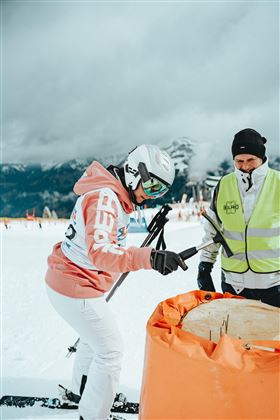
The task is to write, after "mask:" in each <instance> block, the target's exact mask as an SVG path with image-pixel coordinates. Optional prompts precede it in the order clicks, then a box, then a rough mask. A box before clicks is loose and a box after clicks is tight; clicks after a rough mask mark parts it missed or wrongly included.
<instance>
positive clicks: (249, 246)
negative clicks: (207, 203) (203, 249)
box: [217, 169, 280, 273]
mask: <svg viewBox="0 0 280 420" xmlns="http://www.w3.org/2000/svg"><path fill="white" fill-rule="evenodd" d="M279 191H280V174H279V172H278V171H274V170H272V169H268V173H267V176H266V179H265V181H264V184H263V186H262V189H261V192H260V193H259V197H258V199H257V202H256V205H255V208H254V210H253V213H252V215H251V218H250V221H249V223H248V225H246V222H245V218H244V214H243V209H242V201H241V197H240V193H239V189H238V183H237V178H236V175H235V174H234V173H231V174H229V175H226V176H225V177H223V178H222V180H221V182H220V188H219V192H218V199H217V212H218V216H219V218H220V220H221V221H222V223H223V227H224V235H225V238H226V239H227V242H228V245H229V246H230V248H231V249H232V251H233V253H234V255H233V256H232V257H230V258H228V257H227V256H226V254H225V252H222V261H221V262H222V268H223V269H224V270H226V271H231V272H235V273H244V272H246V271H247V270H248V269H249V268H250V269H251V270H252V271H254V272H256V273H271V272H275V271H278V270H280V205H279Z"/></svg>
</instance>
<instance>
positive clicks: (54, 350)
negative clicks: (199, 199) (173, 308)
mask: <svg viewBox="0 0 280 420" xmlns="http://www.w3.org/2000/svg"><path fill="white" fill-rule="evenodd" d="M201 223H202V222H201V221H197V220H193V221H190V222H185V221H177V218H176V217H173V218H170V221H169V222H168V223H167V225H166V228H165V238H166V243H167V249H170V250H173V251H178V252H179V251H182V250H184V249H186V248H189V247H191V246H195V245H198V244H200V243H201V240H202V237H203V226H202V224H201ZM29 226H31V225H29ZM66 227H67V225H66V224H65V223H59V222H56V223H54V222H52V223H44V224H43V228H42V229H39V228H38V227H37V226H35V225H34V226H33V227H31V228H30V227H25V226H24V224H14V225H13V224H11V225H10V228H9V229H7V230H6V229H4V227H3V226H2V225H1V238H2V283H1V284H2V285H1V308H2V309H1V312H2V314H1V315H2V325H1V333H2V337H1V347H2V348H1V353H2V381H1V395H5V394H14V395H16V394H17V395H37V396H38V395H39V396H50V397H57V396H58V391H57V385H58V383H61V384H63V385H64V386H66V387H67V386H69V385H70V378H71V371H72V364H73V360H74V356H72V357H71V358H70V359H67V358H66V357H65V356H66V353H67V348H68V346H70V345H72V344H73V343H74V342H75V340H76V339H77V335H76V333H75V331H73V330H72V329H71V327H70V326H68V325H67V324H66V323H65V321H64V320H63V319H61V318H60V317H59V316H58V315H57V314H56V312H55V311H54V310H53V308H52V307H51V305H50V304H49V302H48V299H47V297H46V293H45V282H44V275H45V271H46V268H47V256H48V255H49V254H50V252H51V249H52V246H53V245H54V243H56V242H58V241H60V240H61V239H62V238H63V234H64V231H65V229H66ZM145 237H146V234H145V233H135V234H132V233H131V234H129V235H128V241H127V245H140V244H141V243H142V242H143V240H144V238H145ZM198 259H199V256H198V255H196V256H194V257H192V258H191V259H189V260H188V266H189V269H188V271H187V272H183V271H182V270H178V271H177V272H175V273H173V274H171V275H169V276H166V277H164V276H161V275H160V274H159V273H157V272H155V271H153V270H149V271H147V270H141V271H138V272H133V273H130V274H129V276H128V277H127V279H126V280H125V281H124V283H123V284H122V286H121V287H120V288H119V289H118V290H117V292H116V294H115V295H114V297H113V298H112V300H111V301H110V302H109V305H110V306H111V308H112V310H113V312H114V315H115V318H116V319H117V321H118V323H119V326H120V330H121V331H122V335H123V337H124V341H125V354H124V362H123V368H122V373H121V378H120V387H119V392H123V393H125V394H126V396H127V398H128V400H131V401H139V397H140V389H141V378H142V369H143V359H144V349H145V326H146V322H147V320H148V319H149V317H150V315H151V314H152V312H153V311H154V309H155V308H156V306H157V305H158V303H159V302H160V301H162V300H165V299H167V298H169V297H171V296H175V295H177V294H180V293H185V292H187V291H190V290H194V289H197V285H196V273H197V265H198ZM213 278H214V283H215V285H216V288H217V291H220V284H219V283H220V281H219V279H220V267H219V263H217V264H216V265H215V267H214V273H213ZM1 409H2V410H1V419H2V420H8V419H37V418H40V419H51V420H55V419H63V420H65V419H78V413H77V411H65V410H50V409H46V408H40V407H30V408H24V409H21V408H13V407H1ZM120 415H121V414H120ZM124 417H125V418H127V419H129V418H131V417H133V418H134V419H136V418H137V416H127V415H124Z"/></svg>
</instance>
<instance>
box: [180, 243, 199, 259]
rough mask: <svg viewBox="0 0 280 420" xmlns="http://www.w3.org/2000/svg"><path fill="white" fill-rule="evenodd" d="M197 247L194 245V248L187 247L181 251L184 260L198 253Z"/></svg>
mask: <svg viewBox="0 0 280 420" xmlns="http://www.w3.org/2000/svg"><path fill="white" fill-rule="evenodd" d="M197 252H198V251H197V249H196V247H195V246H193V247H192V248H189V249H185V251H182V252H180V253H179V255H180V257H181V258H182V260H184V261H185V260H187V259H188V258H191V257H192V256H193V255H195V254H197Z"/></svg>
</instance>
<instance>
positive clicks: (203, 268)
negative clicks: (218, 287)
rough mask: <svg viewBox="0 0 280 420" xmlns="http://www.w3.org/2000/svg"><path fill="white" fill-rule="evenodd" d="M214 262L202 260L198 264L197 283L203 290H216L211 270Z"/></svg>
mask: <svg viewBox="0 0 280 420" xmlns="http://www.w3.org/2000/svg"><path fill="white" fill-rule="evenodd" d="M213 265H214V263H210V262H206V261H201V262H200V263H199V266H198V275H197V284H198V287H199V288H200V289H202V290H207V291H208V292H215V286H214V284H213V280H212V277H211V271H212V268H213Z"/></svg>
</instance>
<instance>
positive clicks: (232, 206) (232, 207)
mask: <svg viewBox="0 0 280 420" xmlns="http://www.w3.org/2000/svg"><path fill="white" fill-rule="evenodd" d="M238 209H239V204H237V202H236V201H227V202H226V204H225V205H224V210H225V211H226V213H227V214H234V213H236V211H237V210H238Z"/></svg>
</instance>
